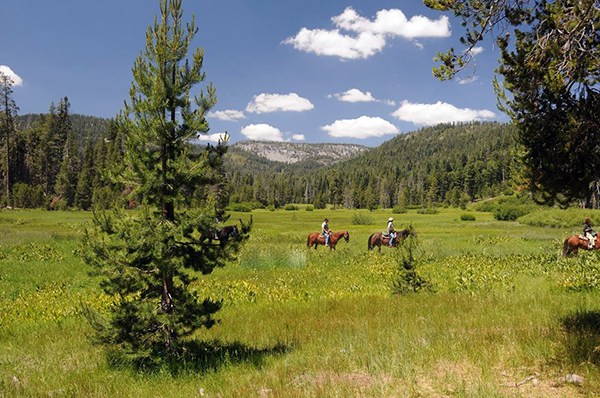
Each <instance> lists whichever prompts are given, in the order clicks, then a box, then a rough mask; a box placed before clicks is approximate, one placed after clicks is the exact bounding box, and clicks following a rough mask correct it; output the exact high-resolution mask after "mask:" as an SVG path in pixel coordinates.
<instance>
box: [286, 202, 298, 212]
mask: <svg viewBox="0 0 600 398" xmlns="http://www.w3.org/2000/svg"><path fill="white" fill-rule="evenodd" d="M283 209H284V210H288V211H292V210H298V206H295V205H293V204H291V203H288V204H287V205H285V206H284V207H283Z"/></svg>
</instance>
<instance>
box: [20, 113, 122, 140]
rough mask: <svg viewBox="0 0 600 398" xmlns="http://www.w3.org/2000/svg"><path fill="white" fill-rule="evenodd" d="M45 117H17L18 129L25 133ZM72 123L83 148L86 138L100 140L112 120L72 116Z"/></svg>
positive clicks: (75, 134)
mask: <svg viewBox="0 0 600 398" xmlns="http://www.w3.org/2000/svg"><path fill="white" fill-rule="evenodd" d="M42 116H44V115H40V114H34V113H28V114H25V115H19V116H17V128H18V129H19V130H21V131H25V130H27V129H29V128H31V127H32V126H33V125H34V124H35V122H36V121H38V119H40V117H42ZM70 117H71V123H72V125H73V134H74V136H75V139H76V140H77V142H79V143H80V144H81V145H82V146H83V143H84V142H85V139H86V137H88V136H90V137H91V138H92V140H93V141H97V140H98V139H100V136H101V135H102V134H103V133H104V132H106V130H107V129H108V125H109V123H110V120H111V119H106V118H102V117H96V116H87V115H79V114H72V115H70Z"/></svg>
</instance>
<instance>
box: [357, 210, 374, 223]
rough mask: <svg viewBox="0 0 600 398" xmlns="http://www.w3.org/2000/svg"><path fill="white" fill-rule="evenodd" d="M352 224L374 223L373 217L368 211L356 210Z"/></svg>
mask: <svg viewBox="0 0 600 398" xmlns="http://www.w3.org/2000/svg"><path fill="white" fill-rule="evenodd" d="M352 225H373V217H371V216H370V215H369V214H367V213H362V212H356V213H354V215H353V216H352Z"/></svg>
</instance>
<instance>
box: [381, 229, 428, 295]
mask: <svg viewBox="0 0 600 398" xmlns="http://www.w3.org/2000/svg"><path fill="white" fill-rule="evenodd" d="M408 230H409V235H408V238H406V240H404V241H403V244H402V250H401V251H400V252H396V253H395V255H396V257H397V266H396V272H395V275H394V276H393V278H392V280H391V285H392V286H391V288H392V292H393V293H394V294H407V293H417V292H419V291H424V290H431V288H432V286H431V283H430V282H429V281H428V280H427V279H425V278H424V277H423V276H422V275H421V273H420V272H419V270H418V269H417V267H418V265H419V261H418V260H417V258H416V256H415V255H416V253H417V247H418V241H417V240H416V232H415V230H414V228H413V226H412V225H411V226H409V227H408Z"/></svg>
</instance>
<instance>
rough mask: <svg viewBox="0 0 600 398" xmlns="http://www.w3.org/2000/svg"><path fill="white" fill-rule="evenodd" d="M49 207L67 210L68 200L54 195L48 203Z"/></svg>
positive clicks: (50, 208)
mask: <svg viewBox="0 0 600 398" xmlns="http://www.w3.org/2000/svg"><path fill="white" fill-rule="evenodd" d="M48 209H49V210H59V211H65V210H68V209H69V206H68V205H67V201H66V200H64V199H61V198H60V197H59V196H56V197H54V199H52V202H50V205H48Z"/></svg>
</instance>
